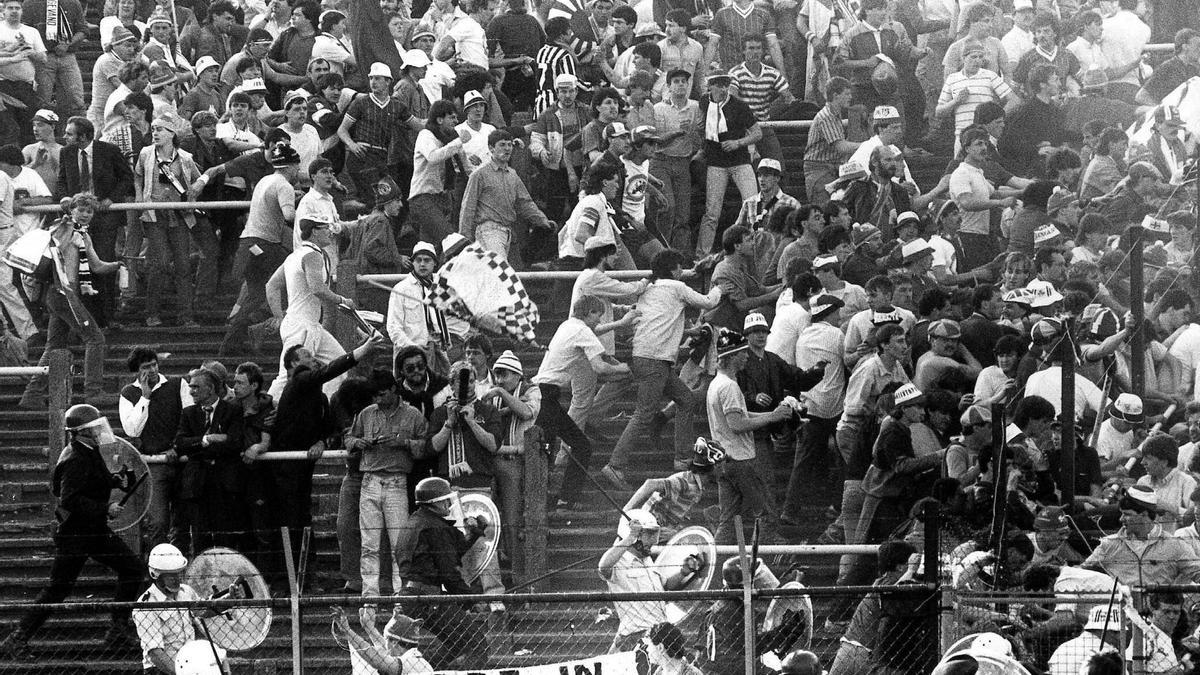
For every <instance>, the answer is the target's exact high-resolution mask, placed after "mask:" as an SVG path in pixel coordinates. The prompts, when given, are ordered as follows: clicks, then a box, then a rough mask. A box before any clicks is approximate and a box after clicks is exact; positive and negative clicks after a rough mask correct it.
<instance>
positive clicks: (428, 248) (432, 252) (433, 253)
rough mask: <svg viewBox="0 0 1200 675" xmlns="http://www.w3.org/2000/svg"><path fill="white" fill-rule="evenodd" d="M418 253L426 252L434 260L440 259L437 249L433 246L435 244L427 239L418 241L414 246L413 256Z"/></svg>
mask: <svg viewBox="0 0 1200 675" xmlns="http://www.w3.org/2000/svg"><path fill="white" fill-rule="evenodd" d="M418 253H424V254H425V255H428V256H429V257H430V258H433V259H434V260H437V259H438V254H437V249H436V248H434V247H433V244H431V243H429V242H427V241H418V242H417V243H416V245H415V246H413V250H412V257H414V258H415V257H417V254H418Z"/></svg>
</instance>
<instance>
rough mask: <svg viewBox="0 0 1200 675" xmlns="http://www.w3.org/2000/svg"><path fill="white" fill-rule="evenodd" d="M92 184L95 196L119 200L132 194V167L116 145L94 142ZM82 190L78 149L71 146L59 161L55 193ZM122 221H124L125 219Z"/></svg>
mask: <svg viewBox="0 0 1200 675" xmlns="http://www.w3.org/2000/svg"><path fill="white" fill-rule="evenodd" d="M92 154H93V155H94V156H93V157H92V158H91V159H92V185H93V186H94V187H95V193H96V197H98V198H100V199H111V200H113V201H114V202H119V201H122V200H124V199H126V198H127V197H130V196H132V195H133V169H132V168H131V167H130V166H129V162H127V161H125V158H124V157H122V156H121V150H120V149H119V148H117V146H115V145H112V144H110V143H105V142H104V141H93V142H92ZM80 192H83V189H82V187H81V186H80V184H79V148H77V147H75V146H73V145H68V146H67V147H65V148H63V149H62V154H61V155H60V157H59V161H58V184H57V185H56V186H55V191H54V194H56V195H58V196H59V197H70V196H71V195H76V194H79V193H80ZM122 220H124V219H123V218H122Z"/></svg>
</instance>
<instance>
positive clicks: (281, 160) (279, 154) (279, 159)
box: [268, 143, 300, 169]
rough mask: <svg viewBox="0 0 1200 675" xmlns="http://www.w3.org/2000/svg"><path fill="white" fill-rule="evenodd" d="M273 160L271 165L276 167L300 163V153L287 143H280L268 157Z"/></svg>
mask: <svg viewBox="0 0 1200 675" xmlns="http://www.w3.org/2000/svg"><path fill="white" fill-rule="evenodd" d="M268 159H270V161H271V166H273V167H275V168H276V169H279V168H283V167H285V166H290V165H292V164H299V163H300V153H298V152H296V151H295V150H293V149H292V146H290V145H288V144H287V143H279V144H278V145H276V146H275V147H274V149H272V150H271V155H270V157H269V158H268Z"/></svg>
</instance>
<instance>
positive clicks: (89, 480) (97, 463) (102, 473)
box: [50, 441, 116, 531]
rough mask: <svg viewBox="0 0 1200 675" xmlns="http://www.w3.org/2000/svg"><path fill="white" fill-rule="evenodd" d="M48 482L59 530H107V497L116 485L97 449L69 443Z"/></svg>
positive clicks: (76, 442)
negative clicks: (55, 498)
mask: <svg viewBox="0 0 1200 675" xmlns="http://www.w3.org/2000/svg"><path fill="white" fill-rule="evenodd" d="M50 481H51V484H50V486H51V491H52V492H53V493H54V495H55V496H56V497H58V510H57V511H56V513H55V515H56V516H57V517H58V522H59V523H61V526H62V529H67V528H71V529H79V530H91V531H103V530H105V529H107V526H106V523H107V522H108V496H109V493H111V492H112V489H113V487H115V485H116V481H115V480H114V479H113V475H112V473H111V472H109V470H108V466H107V465H105V463H104V458H103V457H101V456H100V451H99V449H98V448H92V447H89V446H87V445H84V444H83V443H80V442H78V441H71V444H70V445H68V446H67V447H66V448H65V449H64V450H63V453H62V456H61V457H59V459H58V464H56V465H54V472H53V474H52V475H51V479H50Z"/></svg>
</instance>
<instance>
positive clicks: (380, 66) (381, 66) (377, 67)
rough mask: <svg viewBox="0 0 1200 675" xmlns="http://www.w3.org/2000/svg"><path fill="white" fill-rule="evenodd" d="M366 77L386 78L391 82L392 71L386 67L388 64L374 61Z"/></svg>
mask: <svg viewBox="0 0 1200 675" xmlns="http://www.w3.org/2000/svg"><path fill="white" fill-rule="evenodd" d="M367 77H386V78H387V79H389V80H391V79H393V78H392V69H391V68H389V67H388V64H386V63H380V62H379V61H376V62H375V63H372V64H371V70H370V72H368V73H367Z"/></svg>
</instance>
